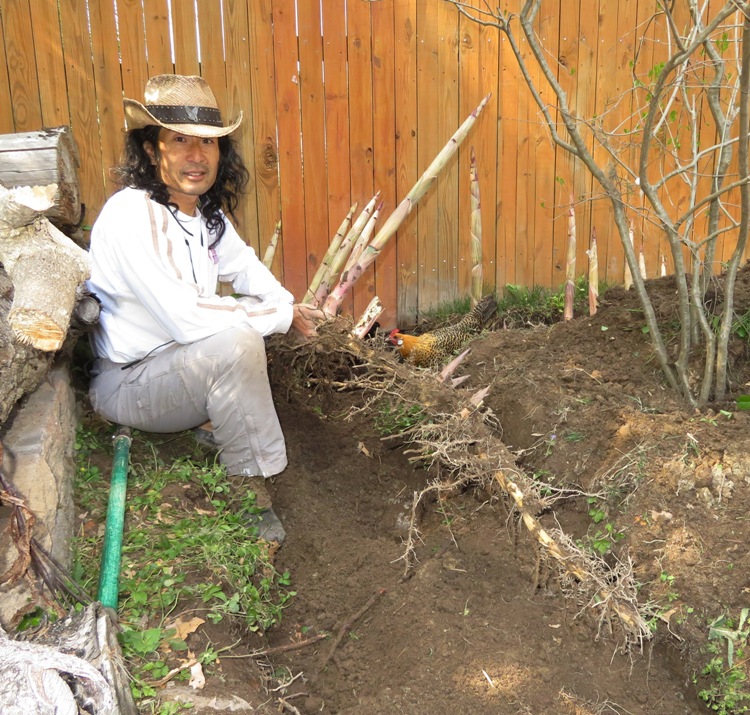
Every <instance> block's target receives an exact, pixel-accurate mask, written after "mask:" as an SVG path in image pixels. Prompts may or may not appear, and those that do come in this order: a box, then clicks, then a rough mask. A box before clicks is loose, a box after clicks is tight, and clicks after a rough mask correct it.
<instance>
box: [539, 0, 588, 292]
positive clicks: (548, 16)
mask: <svg viewBox="0 0 750 715" xmlns="http://www.w3.org/2000/svg"><path fill="white" fill-rule="evenodd" d="M560 11H561V9H560V6H559V3H558V2H548V3H546V4H545V5H544V14H541V13H540V16H539V18H538V20H537V33H538V35H539V38H540V40H541V42H542V45H543V46H544V48H545V52H546V55H547V57H548V58H549V59H550V65H551V67H552V71H553V72H554V71H555V69H556V67H555V64H556V63H555V58H556V57H557V56H558V46H559V41H560V26H559V25H560ZM535 64H536V63H535ZM536 66H537V69H536V70H535V75H536V77H537V78H538V79H537V82H538V85H539V88H540V94H541V97H542V100H543V101H544V102H545V104H546V106H547V107H548V108H549V110H550V112H553V111H554V107H555V105H556V103H557V100H556V98H555V96H554V93H553V92H552V89H551V88H550V87H549V85H548V84H547V81H546V80H545V79H544V76H543V75H542V71H541V68H539V67H538V65H536ZM533 116H534V117H535V121H534V123H533V124H532V125H531V126H530V127H529V129H530V131H531V143H530V159H531V162H532V166H533V167H534V172H533V180H534V199H533V223H532V228H531V233H530V243H531V245H532V246H533V247H534V274H533V275H534V281H533V282H534V285H541V286H546V287H549V288H553V289H557V288H559V285H556V284H555V283H554V282H553V265H554V262H555V259H556V258H557V256H555V255H554V254H553V250H552V249H553V240H552V239H553V236H554V230H555V220H554V219H555V216H556V215H558V214H564V211H562V212H561V211H560V210H559V209H558V207H556V206H555V153H556V152H555V146H554V144H553V142H552V137H551V136H550V132H549V128H548V126H547V125H546V122H545V119H544V116H543V115H542V112H541V110H540V109H539V108H538V107H535V112H534V115H533ZM566 203H567V202H566ZM579 270H580V264H579Z"/></svg>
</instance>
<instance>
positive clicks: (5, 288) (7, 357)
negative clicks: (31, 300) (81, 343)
mask: <svg viewBox="0 0 750 715" xmlns="http://www.w3.org/2000/svg"><path fill="white" fill-rule="evenodd" d="M12 292H13V286H12V284H11V282H10V278H8V276H7V274H6V273H5V271H3V270H2V268H0V424H3V423H5V421H6V420H7V419H8V417H9V416H10V414H11V412H12V411H13V407H14V406H15V404H16V403H17V402H18V401H19V400H20V399H21V398H22V397H23V396H24V395H28V394H29V393H31V392H33V391H34V390H36V388H37V387H39V385H40V384H41V383H42V381H43V380H44V379H45V378H46V376H47V373H48V372H49V369H50V365H51V364H52V361H53V359H54V357H55V354H56V353H48V352H43V351H42V350H37V349H36V348H33V347H31V346H30V345H23V344H21V343H19V342H18V341H17V340H16V339H15V337H14V336H13V332H12V331H11V329H10V325H8V311H9V310H10V305H11V295H12Z"/></svg>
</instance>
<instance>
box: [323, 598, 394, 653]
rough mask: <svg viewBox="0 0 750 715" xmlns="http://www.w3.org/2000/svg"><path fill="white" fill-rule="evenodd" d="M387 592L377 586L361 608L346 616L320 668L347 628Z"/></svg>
mask: <svg viewBox="0 0 750 715" xmlns="http://www.w3.org/2000/svg"><path fill="white" fill-rule="evenodd" d="M387 592H388V589H385V588H379V589H378V590H377V591H375V593H373V594H372V596H370V598H368V599H367V603H365V605H364V606H362V608H360V609H359V610H358V611H357V612H356V613H355V614H354V615H353V616H351V617H350V618H347V620H346V621H344V623H343V624H342V626H341V628H339V632H338V634H337V635H336V638H335V639H334V641H333V643H332V644H331V649H330V650H329V651H328V655H327V656H326V657H325V658H324V659H323V663H322V665H321V668H325V667H326V666H327V665H328V662H329V661H330V660H331V658H332V657H333V654H334V652H335V651H336V648H338V647H339V644H340V643H341V641H342V640H343V638H344V636H345V635H346V633H347V632H348V631H349V629H350V628H351V627H352V626H353V625H354V624H355V623H356V622H357V621H358V620H359V619H360V618H362V616H364V615H365V613H367V611H369V610H370V609H371V608H372V607H373V606H374V605H375V604H376V603H377V601H378V600H379V599H380V598H381V597H382V596H384V595H385V594H386V593H387Z"/></svg>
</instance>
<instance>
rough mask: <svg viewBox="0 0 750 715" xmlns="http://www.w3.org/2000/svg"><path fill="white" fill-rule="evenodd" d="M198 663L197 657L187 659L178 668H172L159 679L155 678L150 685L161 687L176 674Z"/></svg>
mask: <svg viewBox="0 0 750 715" xmlns="http://www.w3.org/2000/svg"><path fill="white" fill-rule="evenodd" d="M196 663H198V659H197V658H191V659H190V660H188V661H186V662H185V663H183V664H182V665H178V666H177V667H176V668H172V670H170V671H169V672H168V673H167V674H166V675H165V676H164V677H163V678H159V680H154V681H152V682H151V683H149V685H150V686H151V687H152V688H161V687H162V686H163V685H166V684H167V683H168V682H169V681H170V680H172V678H174V677H175V675H178V674H179V673H181V672H182V671H183V670H187V669H188V668H192V667H193V666H194V665H195V664H196Z"/></svg>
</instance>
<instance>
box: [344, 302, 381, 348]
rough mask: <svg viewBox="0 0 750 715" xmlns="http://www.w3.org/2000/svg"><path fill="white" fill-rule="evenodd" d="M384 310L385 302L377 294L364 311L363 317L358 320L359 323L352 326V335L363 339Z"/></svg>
mask: <svg viewBox="0 0 750 715" xmlns="http://www.w3.org/2000/svg"><path fill="white" fill-rule="evenodd" d="M382 312H383V304H382V303H381V302H380V298H378V296H375V297H374V298H373V299H372V300H371V301H370V304H369V305H368V306H367V308H366V309H365V312H364V313H362V317H361V318H360V319H359V320H358V321H357V324H356V325H355V326H354V327H353V328H352V332H351V335H352V337H355V338H359V339H360V340H363V339H364V337H365V335H367V333H369V332H370V328H372V326H373V325H375V321H376V320H377V319H378V318H379V317H380V315H381V313H382Z"/></svg>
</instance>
